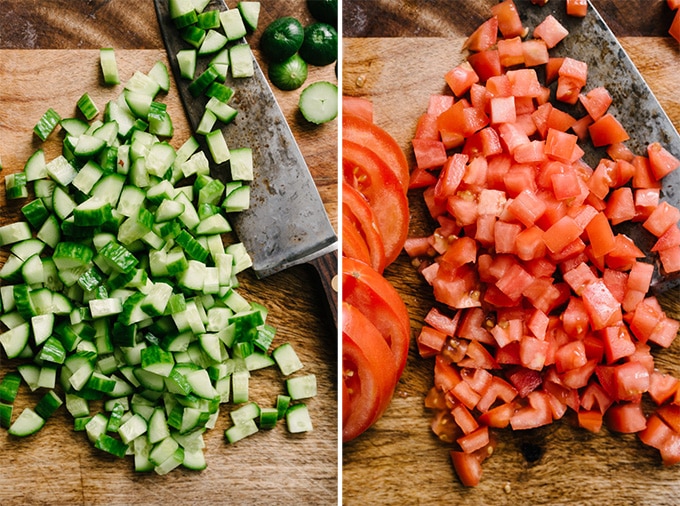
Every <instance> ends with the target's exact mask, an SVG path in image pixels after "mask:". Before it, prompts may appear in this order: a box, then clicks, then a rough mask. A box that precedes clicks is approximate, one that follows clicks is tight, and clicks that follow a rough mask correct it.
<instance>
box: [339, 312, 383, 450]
mask: <svg viewBox="0 0 680 506" xmlns="http://www.w3.org/2000/svg"><path fill="white" fill-rule="evenodd" d="M342 378H343V389H346V393H344V392H343V397H344V398H346V399H349V410H350V413H349V414H348V415H347V416H346V420H345V423H344V424H343V427H342V439H343V441H350V440H352V439H354V438H356V437H357V436H359V435H360V434H361V433H363V432H364V431H365V430H367V429H368V427H370V426H371V425H372V424H373V423H374V422H375V421H376V420H377V419H378V418H379V417H380V416H382V414H383V413H384V411H385V410H386V409H387V407H388V405H389V403H390V400H391V398H392V393H393V391H394V385H395V383H396V369H395V366H394V360H393V357H392V352H391V350H390V348H389V347H388V345H387V343H386V342H385V340H384V338H383V336H382V334H380V331H378V329H377V328H376V327H375V326H374V325H373V324H372V323H371V321H370V320H369V319H368V318H367V317H366V316H364V315H363V314H362V313H361V311H359V310H358V309H356V308H355V307H354V306H351V305H350V304H347V303H345V302H343V303H342ZM343 418H344V415H343Z"/></svg>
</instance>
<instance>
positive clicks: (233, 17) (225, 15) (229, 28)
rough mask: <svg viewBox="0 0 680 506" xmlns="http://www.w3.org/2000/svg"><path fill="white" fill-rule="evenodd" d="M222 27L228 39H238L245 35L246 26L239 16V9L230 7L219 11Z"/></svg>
mask: <svg viewBox="0 0 680 506" xmlns="http://www.w3.org/2000/svg"><path fill="white" fill-rule="evenodd" d="M220 22H221V23H222V29H223V30H224V33H225V35H226V36H227V39H228V40H238V39H240V38H242V37H245V36H246V26H245V23H244V22H243V18H242V17H241V11H240V10H238V9H230V10H226V11H222V12H221V13H220Z"/></svg>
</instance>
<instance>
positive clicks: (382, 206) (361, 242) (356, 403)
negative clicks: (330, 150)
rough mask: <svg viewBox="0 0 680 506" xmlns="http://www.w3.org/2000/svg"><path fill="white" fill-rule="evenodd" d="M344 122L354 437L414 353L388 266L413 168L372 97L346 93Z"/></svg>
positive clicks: (345, 301) (346, 338)
mask: <svg viewBox="0 0 680 506" xmlns="http://www.w3.org/2000/svg"><path fill="white" fill-rule="evenodd" d="M342 126H343V133H342V166H343V183H342V234H343V242H342V253H343V260H342V395H343V404H342V437H343V441H350V440H352V439H354V438H356V437H357V436H359V435H360V434H362V433H363V432H364V431H366V429H368V428H369V427H370V426H371V425H373V424H374V423H375V422H376V421H377V420H378V419H379V418H380V417H381V416H382V414H383V413H384V412H385V410H386V409H387V407H388V406H389V404H390V401H391V400H392V395H393V393H394V389H395V386H396V384H397V381H398V380H399V378H400V377H401V373H402V371H403V370H404V366H405V365H406V359H407V357H408V350H409V344H410V338H411V323H410V320H409V315H408V311H407V309H406V305H405V304H404V302H403V300H402V299H401V297H400V295H399V294H398V292H397V290H396V289H395V288H394V287H393V286H392V284H391V283H390V282H389V281H388V280H387V279H386V278H385V277H383V275H382V273H383V271H384V269H385V268H386V267H387V266H388V265H390V264H391V263H392V262H393V261H394V260H395V259H396V258H397V256H398V255H399V254H400V252H401V251H402V250H403V248H404V243H405V241H406V236H407V234H408V223H409V209H408V200H407V198H406V192H407V190H408V184H409V169H408V164H407V161H406V157H405V156H404V153H403V151H402V150H401V148H400V147H399V145H398V144H397V143H396V141H395V140H394V138H393V137H392V136H391V135H390V134H389V133H387V132H386V131H385V130H384V129H382V128H381V127H379V126H378V125H377V124H375V123H374V121H373V105H372V103H371V102H370V101H368V100H367V99H364V98H358V97H344V98H343V120H342Z"/></svg>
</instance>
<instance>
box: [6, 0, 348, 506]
mask: <svg viewBox="0 0 680 506" xmlns="http://www.w3.org/2000/svg"><path fill="white" fill-rule="evenodd" d="M229 5H230V6H231V7H233V6H234V5H235V3H233V2H230V3H229ZM284 14H287V15H294V16H297V17H298V18H299V19H300V20H301V21H302V22H303V23H308V22H310V21H311V18H310V17H309V14H308V13H307V11H306V9H305V7H304V5H303V4H299V5H298V4H296V5H294V6H293V7H291V6H289V5H288V3H287V2H273V3H271V4H270V5H268V7H267V8H266V9H263V11H262V14H261V18H260V20H261V23H262V24H261V26H262V27H264V26H266V24H267V23H268V22H270V21H272V20H273V19H274V18H275V17H278V16H280V15H284ZM0 33H1V34H2V35H0V82H1V83H2V86H0V140H1V142H0V157H1V158H2V162H3V171H2V175H4V174H9V173H11V172H16V171H18V170H21V169H22V168H23V164H24V162H25V161H26V158H27V157H28V156H29V155H30V154H31V153H32V152H33V151H34V150H35V149H37V148H38V147H44V148H45V150H46V153H47V157H48V159H51V158H52V157H53V156H56V154H57V153H58V149H59V140H60V138H61V137H60V136H59V135H58V134H53V135H52V136H51V137H50V139H49V140H48V142H46V143H44V144H43V143H41V142H39V141H38V140H37V138H36V137H35V136H33V134H32V128H33V125H35V123H36V122H37V120H38V118H40V116H41V115H42V114H43V112H44V111H45V110H46V109H47V108H48V107H53V108H55V109H56V110H57V111H58V112H59V113H60V114H61V115H62V116H69V115H73V114H75V103H76V101H77V99H78V98H79V97H80V96H81V95H82V94H83V93H84V92H89V93H90V94H91V96H92V98H93V99H94V100H95V102H96V103H97V105H98V106H99V108H100V110H103V107H104V104H105V103H106V101H107V100H110V99H112V98H115V97H116V96H117V94H118V93H120V91H121V89H122V86H116V87H113V88H108V87H104V86H103V85H102V83H101V82H100V80H101V78H100V74H101V72H100V70H99V51H98V48H99V47H107V46H110V47H114V48H115V49H116V58H117V60H118V64H119V70H120V75H121V79H122V81H123V82H124V81H125V80H126V79H127V78H128V77H129V76H130V75H132V72H133V71H135V70H141V71H144V72H146V71H148V69H150V68H151V65H153V63H154V62H155V61H157V60H159V59H161V60H164V61H165V60H166V57H165V51H164V49H163V46H162V42H161V40H160V35H159V33H158V28H157V26H156V19H155V12H154V9H153V4H152V3H151V2H149V1H147V0H126V1H112V2H89V1H85V0H82V1H80V0H77V1H71V0H58V1H55V2H52V1H50V2H47V1H38V2H23V1H15V0H9V1H6V2H3V7H2V9H0ZM257 37H258V35H257V34H256V35H255V36H252V39H251V42H252V43H253V47H254V51H255V53H256V57H258V58H259V52H258V51H257ZM309 79H310V81H309V82H312V81H313V80H320V79H325V80H331V81H333V82H336V77H335V71H334V68H333V66H332V65H331V66H328V67H322V68H313V69H311V70H310V76H309ZM275 93H276V94H277V100H278V101H279V103H280V105H281V107H282V109H283V111H284V114H285V116H286V119H287V120H288V122H289V124H290V126H291V128H292V130H293V133H294V134H295V136H296V139H297V141H298V143H299V145H300V148H301V150H302V152H303V154H304V155H305V158H306V160H307V163H308V165H309V167H310V170H311V172H312V174H313V176H314V177H315V181H316V182H317V185H318V187H319V190H320V193H321V195H322V199H323V200H324V204H325V205H326V209H327V211H328V214H329V216H330V218H331V222H332V223H333V225H334V226H335V225H336V223H337V220H336V209H337V196H336V189H337V178H336V174H337V156H336V153H337V132H338V127H337V122H332V123H328V124H325V125H322V126H321V127H312V126H310V125H309V124H307V123H305V121H304V120H303V119H302V117H301V116H300V115H299V113H298V111H297V99H298V96H299V90H298V91H297V92H286V93H284V92H279V91H278V90H275ZM164 102H166V103H167V104H168V111H169V112H170V114H171V116H172V119H173V121H174V126H175V135H174V137H173V139H172V144H173V145H175V146H176V147H177V146H179V145H180V144H181V143H182V142H183V141H184V140H185V139H186V138H187V137H188V135H189V129H188V123H187V121H186V119H185V117H184V115H183V110H182V108H181V104H180V102H179V97H178V96H177V95H176V93H175V91H174V88H173V89H171V91H170V93H169V94H168V95H167V97H166V98H165V99H164ZM0 188H1V189H0V224H5V223H7V222H10V221H14V220H16V219H17V218H18V216H19V214H18V213H19V207H20V205H21V204H20V203H18V204H17V203H7V202H6V200H5V196H4V184H0ZM4 258H6V255H5V256H4V257H2V258H1V259H0V260H1V261H4ZM239 280H240V281H241V288H240V289H239V290H240V292H241V293H242V294H243V295H244V296H245V297H246V298H247V299H248V300H252V301H257V302H260V303H262V304H264V305H265V306H266V307H268V308H269V310H270V312H269V316H268V322H269V323H271V324H272V325H274V326H275V327H276V328H277V336H276V339H275V342H274V345H277V344H280V343H283V342H287V341H288V342H291V343H292V344H293V346H294V347H295V349H296V350H297V352H298V354H299V355H300V357H301V359H302V361H303V363H304V364H305V369H304V370H305V371H306V372H309V373H314V374H316V376H317V381H318V386H319V393H318V395H317V397H315V398H314V399H311V400H310V401H309V408H310V411H311V415H312V421H313V424H314V429H313V431H312V432H310V433H307V434H289V433H288V432H287V430H286V429H285V425H284V424H278V425H277V427H276V428H275V429H273V430H272V431H263V432H260V433H258V434H256V435H254V436H253V437H250V438H248V439H245V440H243V441H241V442H239V443H237V444H235V445H229V444H228V443H227V442H226V440H225V438H224V430H225V429H226V428H227V427H228V426H229V423H228V414H227V413H228V409H229V408H228V407H226V406H225V407H223V409H222V414H221V417H220V419H219V422H218V424H217V426H216V427H215V429H213V430H211V431H209V432H208V433H207V435H206V438H205V439H206V443H207V448H206V458H207V462H208V468H207V469H206V470H204V471H202V472H191V471H187V470H181V469H177V470H175V471H173V472H171V473H170V474H168V475H166V476H157V475H155V474H136V473H135V472H134V471H133V464H132V460H131V458H126V459H124V460H119V459H116V458H109V457H108V456H106V455H105V454H103V453H101V452H99V451H98V450H95V449H93V448H92V447H91V446H90V444H89V442H88V441H87V439H86V436H85V434H84V433H75V432H73V430H72V421H71V419H70V416H69V415H68V413H67V412H66V411H65V409H63V408H61V409H60V410H59V411H58V412H57V413H56V414H55V415H54V417H53V418H52V419H50V420H49V422H48V423H47V425H46V426H45V428H44V429H43V430H42V431H41V432H39V433H38V434H36V435H34V436H31V437H29V438H26V439H15V438H11V437H9V436H8V435H7V432H6V431H5V430H0V455H2V463H0V484H1V486H0V504H2V505H19V504H64V505H72V504H102V505H110V504H120V505H122V504H144V505H147V504H166V505H169V504H225V503H229V504H255V503H268V504H291V503H292V502H294V501H298V502H300V503H302V504H336V503H337V497H338V495H337V494H338V443H337V434H338V433H337V344H336V343H337V340H336V330H335V329H334V328H333V326H332V324H331V323H330V321H329V320H328V318H327V314H326V311H325V308H324V307H323V306H322V305H320V303H319V301H322V300H324V299H323V295H322V291H321V289H320V285H319V283H318V279H317V277H316V274H315V273H314V271H313V270H311V269H308V268H306V267H295V268H293V269H290V270H289V271H286V272H282V273H279V274H276V275H274V276H272V277H270V278H268V279H266V280H257V279H255V278H254V276H253V275H252V274H251V273H248V272H245V273H243V274H241V275H239ZM13 365H15V363H14V362H12V363H10V362H8V361H7V360H6V358H5V357H4V356H2V357H0V377H2V376H4V374H5V372H6V371H7V370H9V369H10V368H11V367H12V366H13ZM283 388H284V387H283V385H282V376H281V375H280V373H278V371H277V370H276V369H275V368H272V369H271V370H263V371H260V372H257V373H254V374H253V377H252V379H251V398H252V399H253V400H255V401H257V402H260V403H262V405H269V404H271V402H272V400H273V399H275V397H276V395H277V394H278V393H282V392H283ZM39 395H40V394H29V393H27V392H26V391H25V390H24V388H22V390H21V393H20V396H19V398H18V400H17V403H16V407H17V411H16V412H15V413H18V410H19V409H20V408H21V407H23V406H28V405H33V404H35V402H36V400H37V398H38V397H39Z"/></svg>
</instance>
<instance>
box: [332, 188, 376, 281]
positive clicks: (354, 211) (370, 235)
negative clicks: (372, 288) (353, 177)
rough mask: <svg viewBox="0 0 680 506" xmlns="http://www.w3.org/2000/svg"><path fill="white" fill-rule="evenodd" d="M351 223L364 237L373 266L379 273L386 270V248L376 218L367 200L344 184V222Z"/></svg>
mask: <svg viewBox="0 0 680 506" xmlns="http://www.w3.org/2000/svg"><path fill="white" fill-rule="evenodd" d="M346 221H348V222H351V223H352V224H353V225H354V226H355V228H356V229H357V230H358V232H359V233H360V234H361V237H363V239H364V241H365V242H366V245H367V246H368V251H369V254H370V257H371V262H370V263H371V266H372V267H373V268H374V269H375V270H376V271H378V272H382V271H383V270H384V269H385V246H384V244H383V240H382V237H381V235H380V230H378V226H377V225H376V223H375V216H374V214H373V210H372V209H371V206H369V205H368V202H366V199H365V198H364V197H363V195H361V193H359V192H358V191H357V190H355V189H354V187H352V186H350V185H348V184H347V183H344V182H343V183H342V222H343V226H344V224H345V222H346Z"/></svg>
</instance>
